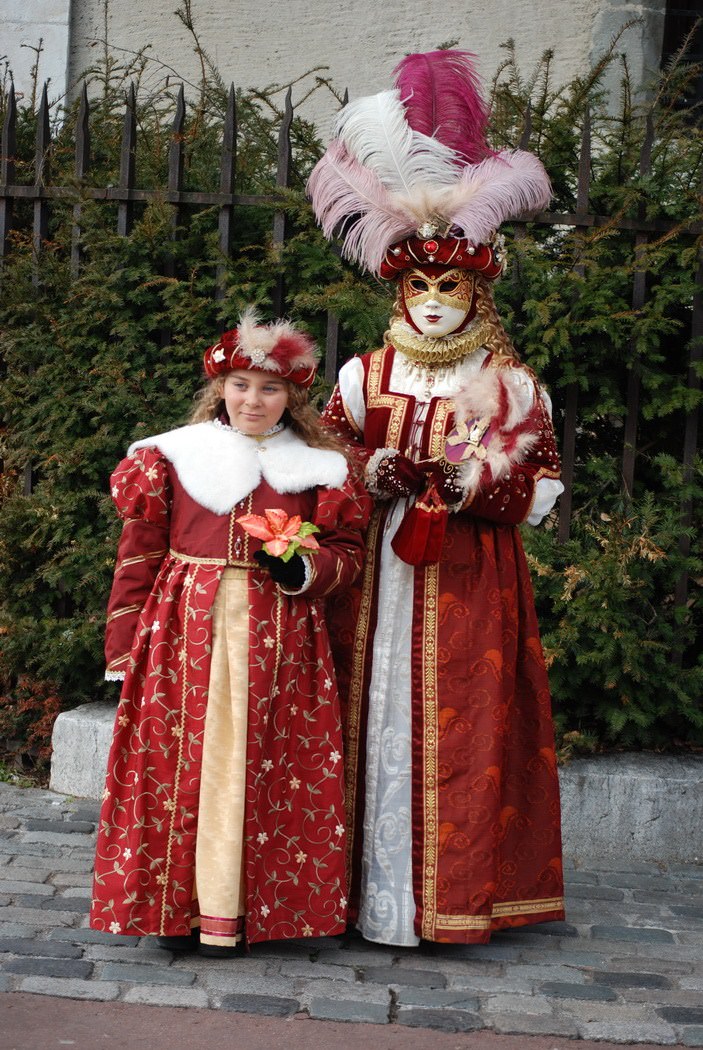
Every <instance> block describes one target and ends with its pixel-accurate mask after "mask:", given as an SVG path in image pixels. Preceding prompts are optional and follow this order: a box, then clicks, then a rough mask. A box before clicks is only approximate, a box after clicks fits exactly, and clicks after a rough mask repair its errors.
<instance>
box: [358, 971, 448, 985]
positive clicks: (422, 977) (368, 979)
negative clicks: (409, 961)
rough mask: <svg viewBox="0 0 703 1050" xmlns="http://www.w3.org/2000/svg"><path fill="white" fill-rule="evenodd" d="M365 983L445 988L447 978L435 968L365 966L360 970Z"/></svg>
mask: <svg viewBox="0 0 703 1050" xmlns="http://www.w3.org/2000/svg"><path fill="white" fill-rule="evenodd" d="M359 974H360V976H361V979H362V980H363V981H364V982H365V983H372V984H388V985H400V986H404V987H407V986H408V985H412V986H414V987H420V988H445V987H446V985H447V978H446V977H445V976H444V974H442V973H438V972H436V971H434V970H404V969H402V968H401V967H400V966H365V967H364V968H363V970H360V971H359Z"/></svg>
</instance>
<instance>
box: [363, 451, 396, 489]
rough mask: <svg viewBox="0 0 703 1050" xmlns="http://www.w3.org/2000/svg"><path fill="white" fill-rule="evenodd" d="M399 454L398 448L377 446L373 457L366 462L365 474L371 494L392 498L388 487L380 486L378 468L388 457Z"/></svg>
mask: <svg viewBox="0 0 703 1050" xmlns="http://www.w3.org/2000/svg"><path fill="white" fill-rule="evenodd" d="M397 455H398V449H397V448H377V449H376V451H375V452H374V454H373V455H372V456H371V459H370V460H369V461H368V463H367V464H366V470H365V474H364V476H365V479H366V487H367V489H368V490H369V492H370V493H371V495H372V496H375V497H376V499H391V493H390V492H388V491H387V490H386V489H383V488H379V484H378V468H379V467H380V466H381V464H382V463H384V462H385V461H386V460H387V459H390V458H391V457H392V456H397Z"/></svg>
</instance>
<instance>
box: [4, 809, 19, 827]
mask: <svg viewBox="0 0 703 1050" xmlns="http://www.w3.org/2000/svg"><path fill="white" fill-rule="evenodd" d="M19 826H20V820H19V818H18V817H13V816H12V815H11V814H10V813H3V814H1V815H0V828H2V830H3V831H13V830H14V829H15V828H18V827H19Z"/></svg>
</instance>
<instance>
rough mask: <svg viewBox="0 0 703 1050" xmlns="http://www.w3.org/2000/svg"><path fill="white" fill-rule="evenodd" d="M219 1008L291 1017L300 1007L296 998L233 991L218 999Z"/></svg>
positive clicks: (245, 1012) (237, 1011)
mask: <svg viewBox="0 0 703 1050" xmlns="http://www.w3.org/2000/svg"><path fill="white" fill-rule="evenodd" d="M220 1009H221V1010H232V1011H234V1012H236V1013H244V1014H266V1015H267V1016H269V1017H291V1016H292V1015H293V1014H295V1013H297V1012H298V1010H299V1009H300V1004H299V1003H298V1000H297V999H277V998H276V996H274V995H240V994H238V993H237V992H234V993H233V994H231V995H225V996H223V997H222V999H221V1000H220Z"/></svg>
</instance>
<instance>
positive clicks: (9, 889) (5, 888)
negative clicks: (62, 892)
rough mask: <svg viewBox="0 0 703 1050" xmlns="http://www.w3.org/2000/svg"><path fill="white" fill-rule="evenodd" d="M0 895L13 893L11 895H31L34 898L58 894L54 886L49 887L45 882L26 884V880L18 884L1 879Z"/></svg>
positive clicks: (12, 880)
mask: <svg viewBox="0 0 703 1050" xmlns="http://www.w3.org/2000/svg"><path fill="white" fill-rule="evenodd" d="M0 893H2V894H5V893H11V894H13V895H14V894H18V893H19V894H23V895H27V894H29V895H31V896H32V897H35V898H39V897H53V895H54V894H55V893H56V889H55V887H54V886H50V885H48V884H47V883H46V882H44V880H43V879H42V880H38V881H37V882H26V881H24V880H22V881H20V882H18V881H17V880H15V879H2V878H0Z"/></svg>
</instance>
